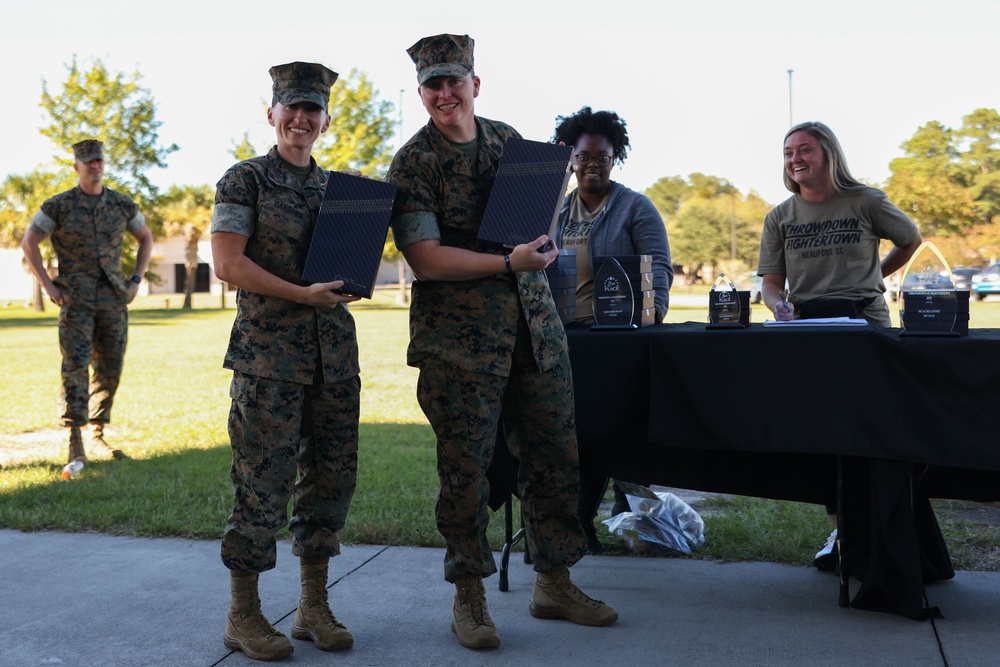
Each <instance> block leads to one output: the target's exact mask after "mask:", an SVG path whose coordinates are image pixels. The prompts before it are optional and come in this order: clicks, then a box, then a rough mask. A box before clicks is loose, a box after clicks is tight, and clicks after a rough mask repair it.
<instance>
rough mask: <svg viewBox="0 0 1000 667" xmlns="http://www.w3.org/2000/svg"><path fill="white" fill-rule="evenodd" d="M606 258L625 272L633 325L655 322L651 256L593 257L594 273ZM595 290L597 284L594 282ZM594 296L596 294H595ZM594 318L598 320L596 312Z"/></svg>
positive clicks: (642, 325) (596, 272) (595, 273)
mask: <svg viewBox="0 0 1000 667" xmlns="http://www.w3.org/2000/svg"><path fill="white" fill-rule="evenodd" d="M608 260H616V261H617V262H618V265H619V266H620V267H621V268H622V270H623V271H624V273H625V277H626V279H627V280H628V283H629V285H630V286H631V289H632V305H633V308H632V321H631V324H632V325H633V326H635V327H645V326H649V325H650V324H655V323H656V302H655V299H654V297H655V295H656V292H655V291H654V290H653V256H652V255H616V256H614V257H594V275H595V276H597V275H598V273H600V272H601V267H603V265H604V263H605V262H606V261H608ZM594 288H595V291H596V290H597V289H598V286H597V285H596V284H595V286H594ZM595 298H596V294H595ZM594 319H595V320H598V321H599V320H600V318H599V317H598V316H597V313H596V312H595V314H594Z"/></svg>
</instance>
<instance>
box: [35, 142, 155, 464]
mask: <svg viewBox="0 0 1000 667" xmlns="http://www.w3.org/2000/svg"><path fill="white" fill-rule="evenodd" d="M103 150H104V145H103V144H102V143H101V142H100V141H97V140H95V139H87V140H84V141H80V142H78V143H76V144H73V155H74V158H75V160H74V162H73V169H74V170H75V171H76V173H77V174H78V175H79V184H78V185H77V186H76V187H75V188H73V189H72V190H67V191H65V192H62V193H60V194H58V195H56V196H54V197H52V198H50V199H48V200H46V201H45V203H44V204H42V206H41V209H40V210H39V211H38V213H36V214H35V217H34V218H32V220H31V225H30V226H29V227H28V231H27V232H26V233H25V235H24V240H23V241H22V242H21V248H22V249H23V250H24V257H25V259H26V260H27V262H28V268H30V269H31V272H32V273H33V274H34V275H35V278H36V279H38V282H39V283H40V284H41V286H42V289H44V290H45V293H46V294H47V295H48V296H49V299H51V300H52V302H53V303H54V304H56V305H57V306H59V348H60V350H61V352H62V394H61V402H62V421H63V425H64V426H68V427H69V457H68V458H69V461H70V462H72V461H81V462H83V463H86V462H87V454H86V451H85V450H84V446H83V438H82V435H81V428H82V427H83V426H84V425H86V424H87V423H89V424H90V429H91V454H98V455H100V456H113V457H114V458H116V459H124V458H127V457H126V456H125V453H124V452H123V451H122V450H121V449H117V448H116V449H112V448H111V447H110V446H109V445H108V443H107V442H106V441H105V439H104V428H105V426H107V424H108V423H109V422H110V421H111V406H112V404H113V403H114V400H115V392H116V391H117V390H118V383H119V381H120V380H121V374H122V365H123V364H124V361H125V345H126V343H127V342H128V307H127V306H128V304H129V303H131V302H132V300H133V299H134V298H135V295H136V294H137V293H138V291H139V283H140V282H142V275H143V274H144V273H145V272H146V267H147V266H148V265H149V257H150V254H151V253H152V251H153V234H152V233H151V232H150V230H149V227H147V226H146V219H145V218H144V217H143V215H142V213H140V212H139V207H138V206H136V204H135V202H133V201H132V200H131V199H129V198H128V197H126V196H125V195H123V194H120V193H118V192H115V191H114V190H111V189H110V188H107V187H105V186H104V152H103ZM126 233H128V234H131V235H132V237H133V238H135V240H136V241H137V242H138V244H139V247H138V251H137V253H136V260H135V269H134V270H133V272H132V276H131V278H126V277H125V274H124V273H123V272H122V241H123V240H124V238H125V234H126ZM50 235H51V236H52V247H53V249H54V250H55V253H56V257H57V258H58V260H59V275H58V276H57V277H56V278H55V279H54V280H53V279H51V278H50V277H49V274H48V272H47V271H46V270H45V266H44V264H43V262H42V253H41V251H40V250H39V247H38V244H39V243H41V242H42V241H43V240H45V239H46V238H47V237H49V236H50ZM91 364H93V366H94V374H93V377H91V376H90V369H89V367H90V366H91Z"/></svg>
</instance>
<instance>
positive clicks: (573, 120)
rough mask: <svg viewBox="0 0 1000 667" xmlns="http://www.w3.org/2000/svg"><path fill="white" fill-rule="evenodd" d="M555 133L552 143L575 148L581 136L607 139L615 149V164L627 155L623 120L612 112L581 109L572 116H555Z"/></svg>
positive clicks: (588, 108) (587, 108)
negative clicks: (561, 143) (590, 135)
mask: <svg viewBox="0 0 1000 667" xmlns="http://www.w3.org/2000/svg"><path fill="white" fill-rule="evenodd" d="M556 122H557V123H558V125H556V131H555V133H554V134H553V135H552V141H553V142H554V143H559V142H560V141H561V142H563V143H564V144H566V145H567V146H576V142H577V140H578V139H579V138H580V135H581V134H595V135H601V136H603V137H607V139H608V141H610V142H611V145H612V146H614V148H615V154H614V158H615V162H617V163H619V164H621V163H622V162H624V161H625V156H627V155H628V149H629V143H628V132H627V131H626V130H625V120H624V119H623V118H621V117H620V116H619V115H618V114H616V113H615V112H614V111H594V110H593V109H591V108H590V107H583V108H582V109H580V110H579V111H577V112H576V113H575V114H573V115H572V116H556Z"/></svg>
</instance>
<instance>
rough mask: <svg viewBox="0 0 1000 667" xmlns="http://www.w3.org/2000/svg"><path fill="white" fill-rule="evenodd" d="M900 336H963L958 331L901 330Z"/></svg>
mask: <svg viewBox="0 0 1000 667" xmlns="http://www.w3.org/2000/svg"><path fill="white" fill-rule="evenodd" d="M899 337H900V338H961V337H962V334H960V333H959V332H957V331H900V332H899Z"/></svg>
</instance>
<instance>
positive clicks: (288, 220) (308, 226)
mask: <svg viewBox="0 0 1000 667" xmlns="http://www.w3.org/2000/svg"><path fill="white" fill-rule="evenodd" d="M312 163H313V170H312V172H311V173H310V174H309V178H308V179H307V180H306V182H305V184H304V185H302V184H300V183H299V181H298V180H297V179H296V178H295V176H293V175H292V174H291V173H290V172H289V171H288V170H287V169H286V168H285V166H284V164H283V163H282V160H281V158H280V157H278V151H277V148H272V149H271V151H270V152H269V153H268V154H267V155H266V156H262V157H255V158H253V159H250V160H246V161H244V162H240V163H239V164H236V165H234V166H233V167H230V169H229V171H227V172H226V174H225V175H224V176H223V177H222V180H220V181H219V183H218V184H217V185H216V193H215V210H214V212H213V215H212V232H232V233H235V234H240V235H242V236H246V237H248V241H247V248H246V256H247V257H249V258H250V259H251V260H253V261H254V262H255V263H256V264H258V265H259V266H261V267H262V268H263V269H264V270H266V271H268V272H270V273H272V274H274V275H276V276H278V277H279V278H282V279H284V280H287V281H288V282H292V283H296V284H303V283H302V269H303V267H304V266H305V262H306V254H307V253H308V251H309V241H310V240H311V239H312V233H313V227H314V225H315V223H316V215H317V213H318V212H319V206H320V203H322V201H323V191H324V189H325V188H326V180H327V172H326V170H324V169H320V168H319V167H317V166H316V163H315V161H314V160H313V161H312ZM236 306H237V311H236V321H235V322H234V323H233V330H232V334H231V336H230V338H229V349H228V350H227V352H226V360H225V363H224V364H223V365H224V366H225V367H226V368H229V369H232V370H237V371H240V372H241V373H247V374H249V375H256V376H258V377H266V378H271V379H275V380H284V381H286V382H296V383H298V384H314V383H320V382H327V383H329V382H338V381H340V380H344V379H347V378H351V377H354V376H356V375H357V374H358V372H359V366H358V345H357V337H356V335H355V330H354V318H353V317H352V316H351V313H350V311H348V309H347V308H346V307H345V306H344V304H339V305H337V306H336V307H335V308H313V307H312V306H306V305H302V304H299V303H295V302H293V301H287V300H285V299H280V298H278V297H273V296H264V295H263V294H255V293H253V292H248V291H246V290H244V289H240V290H239V291H238V292H237V294H236Z"/></svg>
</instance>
